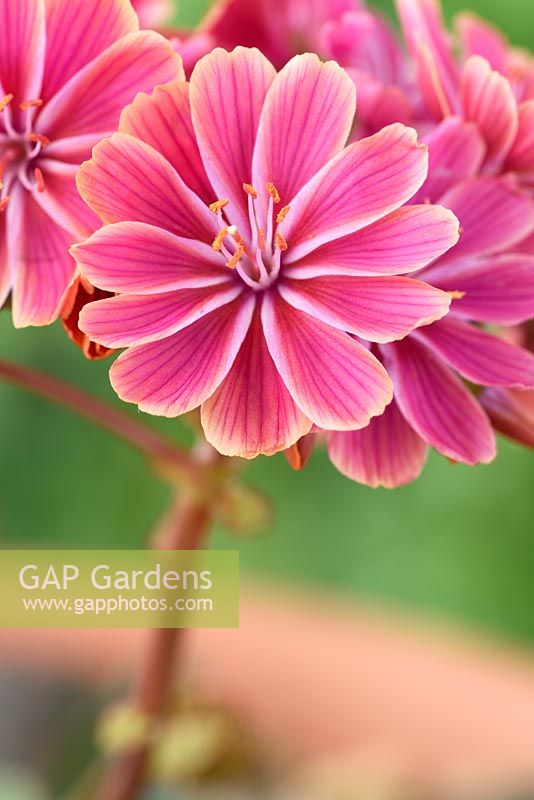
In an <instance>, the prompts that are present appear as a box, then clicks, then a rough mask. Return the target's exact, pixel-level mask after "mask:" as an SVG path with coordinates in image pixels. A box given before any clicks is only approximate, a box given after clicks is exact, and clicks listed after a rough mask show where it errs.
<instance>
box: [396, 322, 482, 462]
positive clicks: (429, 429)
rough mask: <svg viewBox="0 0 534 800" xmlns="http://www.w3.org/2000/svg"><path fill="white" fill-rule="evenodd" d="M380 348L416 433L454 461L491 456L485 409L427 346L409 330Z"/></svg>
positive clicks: (474, 459) (400, 406) (478, 459)
mask: <svg viewBox="0 0 534 800" xmlns="http://www.w3.org/2000/svg"><path fill="white" fill-rule="evenodd" d="M436 324H439V323H436ZM383 352H384V355H385V359H386V365H387V368H388V371H389V372H390V374H391V376H392V378H393V381H394V384H395V399H396V401H397V403H398V405H399V408H400V410H401V412H402V415H403V416H404V418H405V419H406V420H407V422H408V423H409V424H410V425H411V426H412V427H413V428H414V429H415V430H416V431H417V433H418V434H419V436H421V437H422V438H423V439H424V440H425V441H426V442H427V443H428V444H429V445H431V446H432V447H435V448H436V450H438V451H439V452H440V453H442V454H443V455H445V456H447V457H448V458H451V459H453V460H454V461H462V462H464V463H466V464H478V463H483V464H485V463H488V462H490V461H493V459H494V458H495V454H496V451H495V437H494V435H493V432H492V430H491V425H490V423H489V420H488V418H487V416H486V414H485V413H484V411H483V410H482V408H481V406H480V405H479V404H478V403H477V401H476V400H475V398H474V397H473V395H472V394H471V392H469V391H468V390H467V389H466V387H465V386H464V385H463V383H462V382H461V381H460V380H459V379H458V378H457V377H456V376H455V375H454V374H453V373H452V372H451V371H450V369H449V368H448V367H446V366H445V365H444V364H442V362H441V361H440V360H438V359H437V358H436V356H435V355H434V354H433V353H432V351H431V350H429V349H428V348H427V347H425V346H424V345H423V344H421V343H420V342H418V341H416V340H415V339H414V336H413V335H412V336H410V337H409V338H408V339H405V340H404V341H402V342H398V343H396V344H393V345H386V347H384V349H383Z"/></svg>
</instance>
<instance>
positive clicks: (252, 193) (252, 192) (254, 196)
mask: <svg viewBox="0 0 534 800" xmlns="http://www.w3.org/2000/svg"><path fill="white" fill-rule="evenodd" d="M243 189H244V190H245V192H246V193H247V194H249V195H250V196H251V197H252V199H253V200H256V199H257V197H258V193H257V191H256V189H255V188H254V187H253V186H252V184H250V183H244V184H243Z"/></svg>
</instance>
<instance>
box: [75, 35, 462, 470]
mask: <svg viewBox="0 0 534 800" xmlns="http://www.w3.org/2000/svg"><path fill="white" fill-rule="evenodd" d="M354 111H355V91H354V86H353V83H352V81H351V80H350V78H349V77H348V76H347V75H346V73H345V72H344V71H343V70H342V69H341V68H340V67H339V66H337V65H336V64H334V63H332V62H331V63H321V61H320V60H319V58H318V57H317V56H314V55H310V54H308V55H304V56H298V57H296V58H294V59H293V60H292V61H291V62H290V63H289V64H288V65H287V66H286V67H285V68H284V69H283V70H282V71H281V72H280V73H279V74H278V75H277V74H276V71H275V69H274V68H273V66H272V65H271V64H270V63H269V61H267V59H266V58H265V57H264V56H263V55H262V54H261V53H260V52H259V51H257V50H249V49H245V48H237V49H236V50H235V51H234V52H233V53H228V52H226V51H224V50H220V49H218V50H216V51H214V52H213V53H211V54H210V55H209V56H206V57H205V58H204V59H202V60H201V61H200V62H199V63H198V64H197V66H196V68H195V71H194V73H193V76H192V79H191V84H187V83H185V82H178V81H177V82H175V83H173V84H170V85H169V86H167V87H162V88H159V89H157V90H156V91H155V92H154V93H153V95H152V96H151V97H148V96H146V95H141V96H139V97H138V98H137V99H136V101H135V102H134V103H133V104H132V106H130V107H129V108H128V109H127V110H126V111H125V112H124V114H123V116H122V119H121V125H120V132H119V133H117V134H115V135H114V136H113V137H112V138H111V139H108V140H106V141H104V142H102V143H101V144H99V145H98V146H97V147H96V148H95V150H94V152H93V159H92V160H91V161H89V162H87V163H86V164H84V165H83V166H82V168H81V171H80V174H79V181H78V185H79V189H80V191H81V193H82V195H83V197H84V198H85V200H86V201H87V202H88V204H89V205H90V206H91V208H92V209H93V210H94V211H96V212H97V213H98V214H99V216H100V217H101V219H102V220H103V221H104V222H105V223H107V225H106V227H104V228H102V229H101V230H100V231H98V232H97V233H95V234H94V235H93V236H92V237H91V238H90V239H89V240H88V241H87V242H86V243H84V244H82V245H80V246H77V247H75V248H74V250H73V252H74V254H75V258H76V260H77V262H78V264H79V266H80V269H81V270H82V272H83V274H84V275H86V276H87V277H88V278H89V280H90V281H91V282H92V283H93V284H94V285H96V286H98V287H99V288H100V289H104V290H107V291H111V292H116V293H117V294H118V296H117V297H114V298H112V299H108V300H103V301H101V302H96V303H92V304H90V305H89V306H87V307H86V308H85V309H84V310H83V312H82V314H81V317H80V326H81V328H82V329H83V330H84V331H85V332H86V333H87V334H88V335H89V336H90V337H91V338H92V339H94V340H95V341H97V342H99V343H101V344H103V345H105V346H107V347H116V348H128V349H127V350H126V352H125V353H123V354H122V355H121V356H120V357H119V358H118V360H117V361H116V362H115V364H114V365H113V367H112V369H111V373H110V374H111V380H112V384H113V386H114V388H115V390H116V391H117V393H118V394H119V396H120V397H121V398H122V399H123V400H126V401H128V402H133V403H136V404H137V405H138V406H139V408H140V409H141V410H142V411H146V412H148V413H152V414H158V415H162V416H169V417H174V416H178V415H180V414H184V413H186V412H188V411H190V410H192V409H194V408H196V407H198V406H201V407H202V423H203V426H204V430H205V433H206V436H207V438H208V440H209V441H210V442H211V443H212V444H213V445H214V446H215V447H217V449H219V450H220V451H221V452H222V453H225V454H227V455H239V456H243V457H247V458H249V457H254V456H256V455H258V454H259V453H265V454H271V453H274V452H276V451H278V450H282V449H285V448H287V447H290V446H291V445H293V444H294V443H295V442H296V441H297V440H298V439H299V438H300V437H302V436H303V435H304V434H306V433H307V432H308V431H310V429H311V427H312V424H315V425H317V426H319V427H321V428H323V429H330V430H354V429H358V428H362V427H364V426H365V425H367V424H368V422H369V420H370V419H371V418H372V417H374V416H376V415H378V414H381V413H382V412H383V411H384V408H385V407H386V405H387V404H388V403H389V402H390V400H391V397H392V386H391V381H390V379H389V377H388V375H387V373H386V371H385V369H384V367H383V366H382V364H380V362H379V361H378V360H377V359H376V358H375V357H374V356H373V355H372V354H371V353H370V352H369V351H368V349H366V347H364V346H362V345H361V344H360V343H359V342H357V341H356V340H355V338H354V337H353V336H351V335H350V334H354V335H356V336H359V337H362V338H365V339H368V340H371V341H374V342H390V341H393V340H397V339H400V338H402V337H403V336H406V335H407V334H408V333H409V332H410V331H411V330H413V329H414V328H415V327H417V326H419V325H424V324H428V323H429V322H432V321H433V320H435V319H439V318H441V317H442V316H443V315H444V314H446V312H447V310H448V308H449V305H450V300H451V298H450V295H449V294H447V293H446V292H442V291H440V290H437V289H434V288H432V287H430V286H428V285H427V284H425V283H422V282H419V281H414V280H411V279H410V278H406V277H398V274H399V273H401V274H402V273H408V272H410V271H413V270H416V269H419V268H421V267H423V266H425V265H426V264H428V263H429V262H430V261H432V260H434V259H435V258H437V257H438V256H440V255H441V254H442V253H444V252H445V251H446V250H447V249H448V248H449V247H451V246H452V245H453V244H454V243H455V242H456V241H457V238H458V223H457V220H456V218H455V217H454V215H453V214H452V213H451V212H449V211H446V210H445V209H442V208H440V207H435V206H431V205H428V204H422V205H413V206H410V207H406V208H404V207H403V208H401V206H402V205H403V203H405V202H406V201H407V200H409V199H410V198H411V197H412V196H413V195H414V193H415V192H416V191H417V189H418V188H419V187H420V186H421V184H422V183H423V181H424V179H425V177H426V174H427V148H426V147H424V146H421V145H419V144H418V143H417V140H416V136H415V132H414V131H413V130H411V129H408V128H405V127H404V126H402V125H393V126H391V127H389V128H386V129H384V130H383V131H382V132H380V133H379V134H377V135H376V136H374V137H372V138H369V139H366V140H362V141H360V142H357V143H355V144H352V145H350V146H348V147H345V146H344V145H345V142H346V140H347V137H348V135H349V133H350V130H351V126H352V122H353V117H354ZM208 206H209V207H208Z"/></svg>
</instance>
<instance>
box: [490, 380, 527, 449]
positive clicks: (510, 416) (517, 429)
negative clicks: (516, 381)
mask: <svg viewBox="0 0 534 800" xmlns="http://www.w3.org/2000/svg"><path fill="white" fill-rule="evenodd" d="M480 402H481V403H482V405H483V406H484V408H485V409H486V412H487V413H488V414H489V417H490V419H491V422H492V424H493V427H494V428H495V429H496V430H498V431H499V432H500V433H503V434H504V435H505V436H508V438H510V439H513V440H514V441H516V442H519V444H523V445H526V447H534V392H522V391H520V390H518V389H503V388H500V387H495V388H491V389H484V391H483V392H482V394H481V395H480Z"/></svg>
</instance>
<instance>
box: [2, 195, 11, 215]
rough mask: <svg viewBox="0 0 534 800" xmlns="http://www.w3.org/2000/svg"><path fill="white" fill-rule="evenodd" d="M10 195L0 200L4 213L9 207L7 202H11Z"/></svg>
mask: <svg viewBox="0 0 534 800" xmlns="http://www.w3.org/2000/svg"><path fill="white" fill-rule="evenodd" d="M9 199H10V196H9V195H7V197H4V199H3V200H0V214H3V213H4V211H5V210H6V208H7V204H8V203H9Z"/></svg>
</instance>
